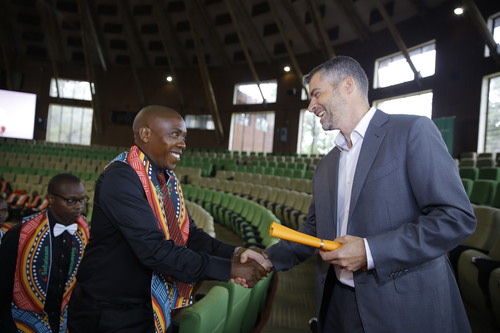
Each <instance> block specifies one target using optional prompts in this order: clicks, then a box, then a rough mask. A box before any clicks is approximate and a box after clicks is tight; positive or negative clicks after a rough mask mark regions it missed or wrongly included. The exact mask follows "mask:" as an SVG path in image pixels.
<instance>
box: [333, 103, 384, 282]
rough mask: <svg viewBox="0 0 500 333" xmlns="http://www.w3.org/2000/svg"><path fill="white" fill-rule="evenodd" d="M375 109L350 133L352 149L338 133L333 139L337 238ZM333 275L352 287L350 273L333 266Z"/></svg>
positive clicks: (343, 226)
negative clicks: (336, 169) (336, 161)
mask: <svg viewBox="0 0 500 333" xmlns="http://www.w3.org/2000/svg"><path fill="white" fill-rule="evenodd" d="M375 110H376V109H375V107H371V108H370V110H368V112H367V113H366V114H365V115H364V116H363V118H362V119H361V120H360V121H359V123H358V124H357V125H356V127H355V128H354V130H353V131H352V133H351V142H352V147H351V148H349V147H348V146H347V140H346V138H345V137H344V135H343V134H342V133H341V132H340V133H339V134H338V135H337V136H336V137H335V145H336V146H337V148H338V149H339V150H340V161H339V175H338V181H339V183H338V192H337V236H338V237H340V236H345V235H346V234H347V224H348V220H349V209H350V203H351V191H352V182H353V181H354V173H355V171H356V166H357V164H358V158H359V153H360V151H361V146H362V145H363V139H364V136H365V133H366V129H367V128H368V125H369V124H370V121H371V120H372V118H373V115H374V114H375ZM363 240H364V242H365V248H366V255H367V263H368V265H367V267H368V269H373V268H374V263H373V258H372V256H371V252H370V247H369V245H368V242H367V241H366V239H363ZM335 274H336V275H337V279H338V280H339V281H340V282H342V283H343V284H346V285H348V286H351V287H354V278H353V274H352V272H351V271H348V270H346V269H340V268H339V267H338V266H335Z"/></svg>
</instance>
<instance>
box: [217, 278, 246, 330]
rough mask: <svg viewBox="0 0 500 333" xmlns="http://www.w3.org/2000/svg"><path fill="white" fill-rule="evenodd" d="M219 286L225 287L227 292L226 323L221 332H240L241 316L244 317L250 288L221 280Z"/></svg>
mask: <svg viewBox="0 0 500 333" xmlns="http://www.w3.org/2000/svg"><path fill="white" fill-rule="evenodd" d="M220 286H222V287H224V288H226V289H227V290H228V293H229V302H228V308H227V314H226V323H225V325H224V331H223V332H225V333H235V332H240V330H241V323H242V322H243V318H245V315H246V310H247V307H248V304H249V302H250V295H251V289H248V288H244V287H242V286H240V285H239V284H235V283H232V282H221V283H220Z"/></svg>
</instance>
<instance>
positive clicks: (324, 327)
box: [318, 267, 364, 333]
mask: <svg viewBox="0 0 500 333" xmlns="http://www.w3.org/2000/svg"><path fill="white" fill-rule="evenodd" d="M326 281H327V282H326V286H325V291H324V294H323V300H322V304H321V310H320V316H319V319H318V322H319V331H320V332H321V333H332V332H335V333H364V329H363V325H362V323H361V317H360V316H359V310H358V305H357V304H356V293H355V291H354V288H352V287H349V286H347V285H345V284H343V283H341V282H339V281H338V280H337V277H336V276H335V270H334V269H333V267H330V269H329V271H328V275H327V280H326Z"/></svg>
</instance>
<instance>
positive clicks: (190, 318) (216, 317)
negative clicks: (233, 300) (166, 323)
mask: <svg viewBox="0 0 500 333" xmlns="http://www.w3.org/2000/svg"><path fill="white" fill-rule="evenodd" d="M228 303H229V291H228V289H227V288H225V287H223V286H214V287H212V288H211V289H210V290H209V291H208V293H207V294H206V295H205V296H204V297H203V298H202V299H201V300H199V301H198V302H196V303H195V304H194V305H192V306H191V307H189V308H187V309H185V310H184V311H183V312H182V313H181V314H180V315H179V319H178V321H179V333H222V332H224V326H225V322H226V316H227V311H228ZM214 305H216V306H214Z"/></svg>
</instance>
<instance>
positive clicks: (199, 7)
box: [194, 0, 231, 68]
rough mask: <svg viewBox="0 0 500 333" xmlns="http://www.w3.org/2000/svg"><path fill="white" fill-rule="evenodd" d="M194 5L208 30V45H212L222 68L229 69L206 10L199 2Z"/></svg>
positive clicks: (224, 51)
mask: <svg viewBox="0 0 500 333" xmlns="http://www.w3.org/2000/svg"><path fill="white" fill-rule="evenodd" d="M194 4H195V5H196V9H197V10H198V12H199V13H200V14H201V18H202V19H203V23H204V24H205V27H206V28H207V29H208V37H209V40H210V44H212V46H213V48H214V50H215V51H216V52H217V54H218V55H219V58H221V60H222V63H223V64H224V66H226V67H227V68H229V67H231V61H230V60H229V56H228V55H227V53H226V49H225V48H224V45H223V44H222V42H221V40H220V37H219V35H217V31H215V27H214V25H213V23H212V21H211V20H210V17H209V16H208V14H207V12H206V10H204V9H203V7H202V5H201V4H200V0H195V1H194Z"/></svg>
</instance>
